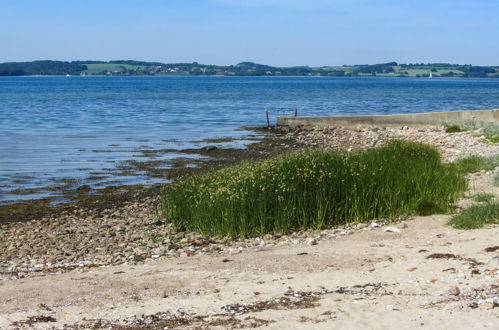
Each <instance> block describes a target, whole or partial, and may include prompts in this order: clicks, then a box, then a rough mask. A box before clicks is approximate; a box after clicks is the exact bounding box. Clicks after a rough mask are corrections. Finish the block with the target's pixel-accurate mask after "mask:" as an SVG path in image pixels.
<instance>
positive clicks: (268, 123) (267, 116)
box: [265, 109, 270, 129]
mask: <svg viewBox="0 0 499 330" xmlns="http://www.w3.org/2000/svg"><path fill="white" fill-rule="evenodd" d="M265 118H266V119H267V128H268V129H270V119H269V110H268V109H265Z"/></svg>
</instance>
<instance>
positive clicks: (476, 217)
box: [449, 202, 499, 229]
mask: <svg viewBox="0 0 499 330" xmlns="http://www.w3.org/2000/svg"><path fill="white" fill-rule="evenodd" d="M449 224H450V225H451V226H453V227H454V228H458V229H477V228H482V227H483V226H484V225H485V224H499V203H498V202H493V203H492V202H491V203H487V204H485V205H474V206H471V207H470V208H467V209H466V210H464V211H462V212H461V213H459V214H457V215H455V216H454V217H452V218H451V219H450V220H449Z"/></svg>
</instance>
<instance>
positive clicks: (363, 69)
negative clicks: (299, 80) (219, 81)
mask: <svg viewBox="0 0 499 330" xmlns="http://www.w3.org/2000/svg"><path fill="white" fill-rule="evenodd" d="M34 75H41V76H52V75H81V76H87V75H106V76H143V75H189V76H201V75H203V76H213V75H218V76H333V77H355V76H381V77H429V76H430V75H431V76H432V77H473V78H499V66H474V65H470V64H467V65H461V64H449V63H426V64H425V63H410V64H399V63H397V62H389V63H382V64H374V65H367V64H365V65H363V64H360V65H342V66H323V67H309V66H294V67H273V66H269V65H264V64H257V63H253V62H241V63H239V64H236V65H228V66H219V65H206V64H199V63H197V62H193V63H170V64H166V63H159V62H142V61H133V60H119V61H107V62H106V61H73V62H63V61H32V62H10V63H0V76H34Z"/></svg>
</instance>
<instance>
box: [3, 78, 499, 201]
mask: <svg viewBox="0 0 499 330" xmlns="http://www.w3.org/2000/svg"><path fill="white" fill-rule="evenodd" d="M498 95H499V79H497V80H494V79H432V80H430V79H412V78H318V77H0V155H1V162H0V203H6V202H12V201H16V200H17V201H19V200H27V199H36V198H43V197H48V196H51V197H54V196H60V192H61V191H64V190H71V189H77V188H81V187H82V186H85V187H87V186H88V187H90V188H92V189H93V188H100V187H106V186H113V185H118V186H119V185H135V184H139V185H151V184H155V183H165V182H168V180H166V178H165V177H162V176H161V172H155V173H152V172H151V171H150V170H144V167H145V166H138V165H140V164H141V163H144V164H147V166H146V167H147V168H148V169H150V168H152V167H154V168H158V169H160V168H163V169H165V168H168V167H169V166H170V165H169V162H171V161H172V160H175V159H178V158H182V159H184V158H192V159H194V160H199V159H201V157H200V156H197V155H196V154H193V153H189V154H186V153H184V152H183V150H185V149H196V148H203V147H206V146H208V145H216V146H217V147H219V148H244V147H245V145H246V144H247V143H250V142H252V141H254V140H255V139H258V136H255V135H254V133H252V132H249V131H246V130H240V129H238V128H239V127H241V126H243V125H244V126H246V125H248V126H254V125H265V119H264V112H263V110H264V109H265V108H268V109H269V110H270V113H271V119H272V121H274V120H275V117H276V116H277V115H279V114H292V113H293V109H294V108H298V109H299V110H298V112H299V115H301V116H317V115H322V116H326V115H353V114H357V115H363V114H391V113H414V112H424V111H446V110H463V109H486V108H495V107H498V103H497V96H498ZM186 164H187V165H188V166H195V164H194V165H189V163H188V162H187V163H186ZM61 198H62V197H61Z"/></svg>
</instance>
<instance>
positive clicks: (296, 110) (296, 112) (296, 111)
mask: <svg viewBox="0 0 499 330" xmlns="http://www.w3.org/2000/svg"><path fill="white" fill-rule="evenodd" d="M295 117H298V108H295Z"/></svg>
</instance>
